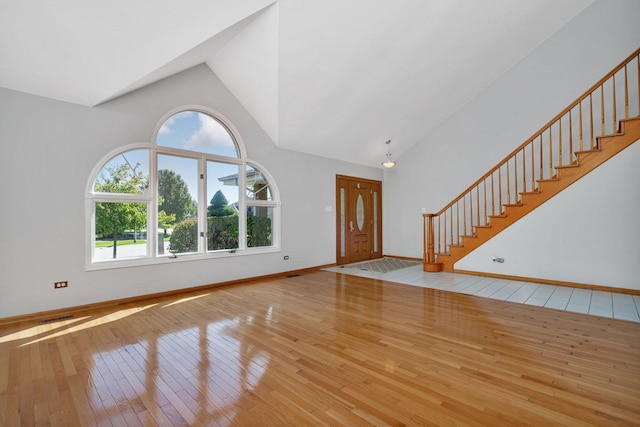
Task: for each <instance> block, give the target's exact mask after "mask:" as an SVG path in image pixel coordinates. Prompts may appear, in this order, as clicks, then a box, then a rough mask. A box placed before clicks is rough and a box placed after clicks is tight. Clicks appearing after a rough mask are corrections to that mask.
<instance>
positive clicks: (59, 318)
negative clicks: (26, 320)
mask: <svg viewBox="0 0 640 427" xmlns="http://www.w3.org/2000/svg"><path fill="white" fill-rule="evenodd" d="M68 319H73V314H69V315H68V316H61V317H54V318H53V319H45V320H41V321H39V322H38V324H40V325H44V324H45V323H51V322H59V321H61V320H68Z"/></svg>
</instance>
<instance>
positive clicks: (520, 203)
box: [502, 202, 522, 207]
mask: <svg viewBox="0 0 640 427" xmlns="http://www.w3.org/2000/svg"><path fill="white" fill-rule="evenodd" d="M502 206H505V207H520V206H522V202H518V203H505V204H504V205H502Z"/></svg>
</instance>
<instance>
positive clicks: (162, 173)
mask: <svg viewBox="0 0 640 427" xmlns="http://www.w3.org/2000/svg"><path fill="white" fill-rule="evenodd" d="M197 199H198V161H197V160H196V159H189V158H185V157H177V156H167V155H158V231H157V232H158V236H160V234H161V233H162V237H163V240H164V241H165V242H164V245H160V244H159V245H158V254H163V253H164V254H166V253H167V251H168V252H171V253H188V252H197V251H198V203H197V202H196V200H197ZM167 242H168V243H167Z"/></svg>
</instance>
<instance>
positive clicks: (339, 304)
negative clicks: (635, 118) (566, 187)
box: [0, 271, 640, 427]
mask: <svg viewBox="0 0 640 427" xmlns="http://www.w3.org/2000/svg"><path fill="white" fill-rule="evenodd" d="M0 425H3V426H4V425H6V426H12V427H13V426H35V425H37V426H40V425H54V426H57V425H73V426H75V425H79V426H88V425H101V426H111V425H112V426H126V425H131V426H134V425H246V426H271V425H274V426H275V425H279V426H303V425H332V426H337V425H346V426H351V425H354V426H359V425H476V426H497V425H533V426H554V425H557V426H560V425H562V426H574V425H603V426H604V425H606V426H611V425H640V323H637V322H629V321H624V320H618V319H611V318H602V317H597V316H590V315H585V314H577V313H569V312H562V311H558V310H553V309H549V308H544V307H536V306H529V305H523V304H517V303H512V302H507V301H499V300H492V299H486V298H480V297H477V296H472V295H464V294H459V293H452V292H446V291H443V290H437V289H428V288H422V287H416V286H409V285H405V284H398V283H391V282H385V281H382V280H377V279H371V278H364V277H357V276H353V275H345V274H340V273H335V272H329V271H317V272H312V273H307V274H302V275H300V276H296V277H291V278H285V277H282V278H275V279H269V280H262V281H256V282H250V283H245V284H239V285H233V286H225V287H220V288H215V289H211V290H210V291H206V292H198V293H190V294H184V295H180V296H175V297H170V298H169V297H167V298H162V299H156V300H149V301H146V302H144V303H136V304H129V305H123V306H119V307H115V308H112V309H101V310H92V311H88V312H84V313H75V314H74V317H73V318H72V319H68V320H62V321H57V322H51V323H47V324H38V323H36V322H32V323H29V322H22V323H19V324H12V325H4V326H1V327H0Z"/></svg>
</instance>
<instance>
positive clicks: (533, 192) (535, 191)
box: [520, 190, 542, 196]
mask: <svg viewBox="0 0 640 427" xmlns="http://www.w3.org/2000/svg"><path fill="white" fill-rule="evenodd" d="M541 193H542V192H541V191H540V190H533V191H523V192H521V193H520V194H521V195H523V196H526V195H528V194H541Z"/></svg>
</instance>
